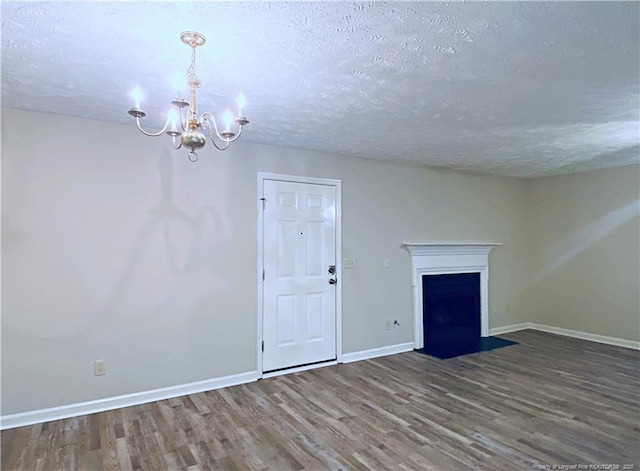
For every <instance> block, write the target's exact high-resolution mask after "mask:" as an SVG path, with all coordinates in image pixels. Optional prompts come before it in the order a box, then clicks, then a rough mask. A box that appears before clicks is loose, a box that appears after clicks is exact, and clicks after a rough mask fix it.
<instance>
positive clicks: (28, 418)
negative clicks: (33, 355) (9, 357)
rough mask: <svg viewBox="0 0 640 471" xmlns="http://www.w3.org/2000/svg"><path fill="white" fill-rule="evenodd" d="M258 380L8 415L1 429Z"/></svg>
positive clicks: (228, 380)
mask: <svg viewBox="0 0 640 471" xmlns="http://www.w3.org/2000/svg"><path fill="white" fill-rule="evenodd" d="M259 377H260V376H259V374H258V372H257V371H250V372H247V373H240V374H236V375H230V376H223V377H221V378H214V379H209V380H205V381H197V382H195V383H188V384H181V385H178V386H170V387H168V388H161V389H153V390H151V391H143V392H139V393H133V394H125V395H123V396H115V397H107V398H105V399H98V400H95V401H88V402H81V403H78V404H70V405H66V406H60V407H52V408H49V409H40V410H35V411H30V412H23V413H19V414H12V415H5V416H3V417H0V430H5V429H9V428H15V427H23V426H25V425H33V424H38V423H42V422H49V421H51V420H59V419H68V418H70V417H77V416H79V415H86V414H94V413H96V412H103V411H106V410H111V409H119V408H121V407H129V406H135V405H139V404H146V403H148V402H154V401H160V400H163V399H171V398H174V397H179V396H185V395H188V394H196V393H200V392H204V391H211V390H213V389H220V388H226V387H228V386H236V385H238V384H245V383H250V382H252V381H256V380H257V379H258V378H259Z"/></svg>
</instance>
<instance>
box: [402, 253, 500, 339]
mask: <svg viewBox="0 0 640 471" xmlns="http://www.w3.org/2000/svg"><path fill="white" fill-rule="evenodd" d="M403 245H404V246H405V247H406V248H407V250H408V251H409V253H410V254H411V286H412V289H413V322H414V324H413V339H414V348H415V349H422V348H423V347H425V340H427V341H431V333H432V332H431V330H432V329H434V328H440V327H444V323H446V322H449V323H452V322H454V318H456V316H453V314H452V312H451V309H449V310H448V311H443V312H441V313H440V315H439V317H436V319H439V320H438V324H437V325H435V326H434V325H429V323H427V325H425V319H424V300H423V282H424V280H425V278H426V279H427V280H428V281H427V283H428V284H430V283H431V278H432V276H434V275H463V278H454V277H452V278H445V279H446V280H455V281H446V282H445V287H441V288H438V289H439V290H440V293H441V295H443V296H445V297H446V296H448V295H446V291H447V290H451V289H454V288H455V287H456V285H458V284H459V283H462V282H459V281H458V280H462V279H464V280H465V281H464V283H462V284H466V282H467V281H468V280H469V279H471V278H474V277H475V278H476V279H477V283H478V284H479V288H478V290H477V294H476V298H474V300H473V301H472V300H470V299H466V300H465V301H461V302H460V303H461V304H474V303H475V305H476V306H477V305H478V304H479V310H480V315H479V317H476V319H477V321H476V322H477V323H479V325H478V326H475V325H474V327H473V329H474V333H473V335H477V334H476V332H478V331H479V335H480V337H488V336H489V252H491V250H492V249H494V248H495V247H496V246H499V245H502V244H496V243H449V244H443V243H425V242H406V243H404V244H403ZM464 275H470V277H468V278H467V277H466V276H464ZM474 283H475V282H474ZM463 297H466V296H463ZM474 316H476V315H475V314H474ZM453 330H454V333H449V334H446V335H449V336H453V335H456V334H460V335H462V332H463V331H464V332H466V333H467V334H469V335H470V333H471V330H472V329H471V328H468V327H467V328H464V329H463V328H462V327H460V326H456V327H455V329H453ZM446 335H445V336H444V337H442V338H443V339H445V340H443V341H446V339H447V337H446Z"/></svg>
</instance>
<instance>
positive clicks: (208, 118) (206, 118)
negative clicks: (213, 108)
mask: <svg viewBox="0 0 640 471" xmlns="http://www.w3.org/2000/svg"><path fill="white" fill-rule="evenodd" d="M200 119H201V120H202V122H203V123H206V124H207V128H208V129H209V140H211V143H212V144H213V145H214V146H215V148H216V149H218V150H227V148H228V147H229V142H231V141H230V140H228V139H225V138H223V137H222V136H221V135H220V133H219V132H218V125H217V124H216V118H215V117H214V116H213V115H212V114H211V113H209V112H208V111H205V112H204V113H202V116H200ZM212 123H213V127H212V126H211V124H212ZM214 131H215V137H217V138H218V139H219V140H221V141H222V142H224V145H223V146H219V145H218V143H217V142H216V139H215V137H214V135H213V132H214Z"/></svg>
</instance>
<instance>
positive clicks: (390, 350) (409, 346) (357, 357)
mask: <svg viewBox="0 0 640 471" xmlns="http://www.w3.org/2000/svg"><path fill="white" fill-rule="evenodd" d="M411 351H413V342H407V343H400V344H398V345H388V346H386V347H378V348H372V349H371V350H362V351H359V352H352V353H345V354H344V355H342V362H343V363H353V362H354V361H362V360H369V359H371V358H377V357H384V356H387V355H395V354H396V353H404V352H411Z"/></svg>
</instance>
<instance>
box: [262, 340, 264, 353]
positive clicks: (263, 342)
mask: <svg viewBox="0 0 640 471" xmlns="http://www.w3.org/2000/svg"><path fill="white" fill-rule="evenodd" d="M262 351H263V352H264V340H263V341H262Z"/></svg>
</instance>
